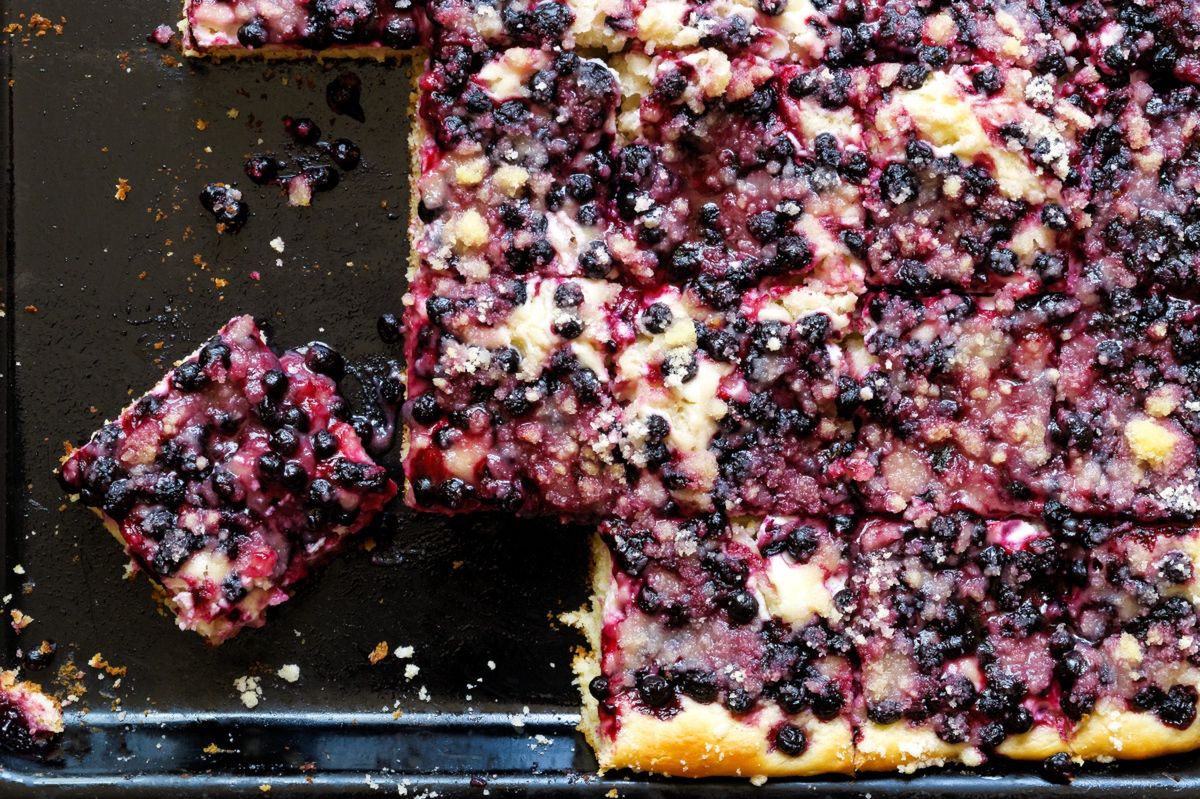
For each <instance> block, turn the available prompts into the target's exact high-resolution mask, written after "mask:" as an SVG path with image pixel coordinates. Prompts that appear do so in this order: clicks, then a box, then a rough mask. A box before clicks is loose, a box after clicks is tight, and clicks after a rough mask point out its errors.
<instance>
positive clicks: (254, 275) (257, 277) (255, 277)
mask: <svg viewBox="0 0 1200 799" xmlns="http://www.w3.org/2000/svg"><path fill="white" fill-rule="evenodd" d="M250 279H251V280H262V275H260V274H259V273H258V270H255V271H253V272H251V273H250Z"/></svg>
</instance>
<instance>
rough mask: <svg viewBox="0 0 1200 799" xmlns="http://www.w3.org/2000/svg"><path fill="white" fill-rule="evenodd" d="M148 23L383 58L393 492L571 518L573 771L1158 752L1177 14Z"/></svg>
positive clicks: (1177, 129)
mask: <svg viewBox="0 0 1200 799" xmlns="http://www.w3.org/2000/svg"><path fill="white" fill-rule="evenodd" d="M186 10H187V26H188V28H189V31H190V34H189V37H190V38H189V42H190V45H189V46H190V47H191V48H192V49H194V50H196V51H199V52H207V53H213V54H221V53H226V52H227V53H235V54H236V53H248V52H253V51H263V52H265V53H267V54H271V53H286V54H291V55H301V54H311V55H317V56H320V55H322V54H325V53H332V54H360V55H361V54H366V55H371V54H376V55H378V54H383V53H390V52H393V51H401V50H404V49H405V48H409V47H412V46H414V45H415V44H419V45H420V46H421V48H422V54H423V56H424V57H425V59H426V60H425V62H424V67H423V69H422V71H421V73H420V76H419V78H418V80H417V85H416V90H415V92H414V106H415V108H414V111H415V113H414V120H413V135H412V140H411V143H410V146H411V154H412V158H413V168H414V191H413V197H412V210H413V213H412V230H411V232H412V249H411V255H412V258H411V263H410V264H409V273H408V293H407V294H406V296H405V304H406V313H405V315H404V319H403V325H404V334H405V351H406V356H407V367H406V368H407V388H408V392H407V400H406V402H405V404H404V408H403V421H404V426H405V432H406V436H405V445H406V446H405V452H404V463H405V472H406V477H407V485H406V488H405V501H406V502H407V503H408V504H409V505H411V506H413V507H415V508H417V509H421V510H424V511H428V512H435V513H461V512H468V511H476V510H485V509H491V510H500V511H503V512H507V513H512V514H520V515H548V516H553V517H557V518H562V519H566V520H571V521H575V522H589V523H593V524H595V525H597V527H598V530H599V534H598V536H597V538H596V543H595V571H594V574H593V588H594V594H595V595H594V598H593V601H592V603H591V606H590V608H588V609H586V610H585V612H581V613H580V614H578V615H577V616H576V619H575V620H576V621H577V623H578V625H579V626H580V627H581V628H582V629H583V630H584V632H585V633H586V635H587V638H588V644H589V647H588V648H587V649H586V650H584V651H582V652H581V653H580V655H579V657H578V658H577V660H576V663H575V667H576V671H577V673H578V675H579V682H580V686H581V688H582V689H583V691H584V714H583V722H582V725H581V729H582V730H583V732H584V734H585V735H586V736H587V738H588V740H589V741H590V743H591V744H592V745H593V747H594V748H595V750H596V752H597V754H598V758H599V763H600V766H601V768H602V769H610V768H631V769H637V770H645V771H657V772H663V773H668V774H673V775H680V776H705V775H740V776H744V777H767V776H773V775H781V776H782V775H807V774H816V773H823V772H840V773H853V772H855V771H860V770H861V771H868V770H879V769H903V770H913V769H917V768H921V767H925V766H931V765H942V764H948V763H955V764H962V765H966V766H977V765H979V764H982V763H983V762H985V761H986V760H989V759H992V758H995V757H1000V758H1004V757H1008V758H1015V759H1025V760H1042V761H1044V768H1045V773H1046V774H1047V776H1048V777H1050V778H1052V779H1066V778H1068V777H1069V775H1070V773H1071V772H1072V769H1073V768H1074V763H1076V762H1077V761H1081V760H1086V759H1097V758H1099V759H1106V758H1129V757H1148V756H1152V755H1155V754H1161V753H1167V752H1173V751H1181V750H1185V749H1191V748H1194V747H1196V746H1197V745H1200V726H1197V725H1196V724H1195V714H1196V701H1197V680H1198V678H1200V672H1197V671H1196V669H1197V665H1196V664H1200V654H1198V653H1197V652H1196V651H1195V647H1196V639H1195V631H1194V629H1193V628H1194V627H1195V624H1196V621H1195V619H1196V609H1195V608H1196V601H1197V600H1200V596H1197V595H1196V593H1195V590H1194V585H1195V569H1196V562H1195V559H1196V557H1198V556H1200V549H1198V548H1197V547H1196V546H1195V545H1194V543H1193V542H1194V539H1195V535H1196V533H1195V527H1194V525H1195V524H1196V523H1197V514H1198V512H1200V504H1198V503H1200V497H1198V496H1197V493H1196V491H1197V490H1196V483H1197V477H1198V475H1197V467H1198V464H1197V460H1196V451H1195V450H1196V435H1197V433H1200V397H1197V396H1196V392H1197V391H1198V390H1200V367H1198V366H1197V364H1200V343H1198V342H1200V331H1198V329H1197V323H1198V322H1200V310H1198V309H1197V308H1196V306H1195V303H1196V293H1195V288H1194V284H1195V281H1194V279H1193V278H1194V276H1195V274H1196V270H1197V268H1198V266H1200V172H1198V171H1197V164H1198V163H1200V160H1198V159H1200V149H1198V147H1197V145H1196V144H1195V143H1194V140H1195V137H1196V130H1197V129H1200V125H1198V123H1200V118H1198V117H1197V109H1200V90H1198V89H1197V85H1198V84H1200V51H1198V48H1200V15H1198V14H1197V11H1196V9H1195V8H1194V7H1193V5H1192V4H1188V3H1183V2H1177V0H1147V2H1144V3H1124V2H1115V1H1114V0H1068V1H1067V2H1055V3H1043V2H1039V1H1038V0H1028V1H1027V2H1021V1H1020V0H995V2H988V3H968V2H964V1H962V0H949V2H944V3H936V4H924V5H922V4H919V3H911V2H906V1H903V0H870V1H869V2H860V1H859V0H754V1H753V2H751V1H750V0H636V1H635V0H566V1H565V2H558V0H531V1H528V2H527V1H526V0H521V1H518V0H428V2H426V3H424V4H419V5H411V4H409V3H407V2H405V3H400V2H396V3H391V2H383V1H382V0H379V1H376V0H346V1H345V2H341V0H331V1H330V2H324V0H312V1H311V2H299V1H298V0H297V1H296V2H291V3H285V2H265V1H264V0H258V2H239V3H230V2H221V1H219V0H192V2H189V3H188V4H187V7H186ZM392 28H397V29H399V28H404V29H405V30H406V31H407V32H408V33H407V34H406V35H405V36H404V37H398V38H397V37H391V38H389V37H390V34H389V33H388V32H389V31H390V30H391V29H392ZM385 493H386V492H385ZM378 498H380V499H382V498H383V497H382V496H381V497H378Z"/></svg>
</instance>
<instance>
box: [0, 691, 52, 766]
mask: <svg viewBox="0 0 1200 799" xmlns="http://www.w3.org/2000/svg"><path fill="white" fill-rule="evenodd" d="M62 731H63V717H62V708H61V707H60V706H59V704H58V700H56V699H54V698H53V697H51V696H47V695H46V694H44V693H42V689H41V688H40V687H39V686H37V685H36V684H34V683H31V682H28V681H25V680H21V679H19V678H18V675H17V672H16V671H0V749H4V750H7V751H9V752H13V753H15V754H30V753H39V752H45V751H47V749H48V748H49V747H50V746H51V745H52V744H53V742H54V740H55V739H56V738H57V736H58V735H60V734H61V733H62Z"/></svg>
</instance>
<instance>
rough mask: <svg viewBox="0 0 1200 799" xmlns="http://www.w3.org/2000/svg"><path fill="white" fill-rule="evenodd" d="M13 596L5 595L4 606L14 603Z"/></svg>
mask: <svg viewBox="0 0 1200 799" xmlns="http://www.w3.org/2000/svg"><path fill="white" fill-rule="evenodd" d="M12 596H13V595H12V594H5V595H4V604H5V605H7V604H8V603H9V602H12Z"/></svg>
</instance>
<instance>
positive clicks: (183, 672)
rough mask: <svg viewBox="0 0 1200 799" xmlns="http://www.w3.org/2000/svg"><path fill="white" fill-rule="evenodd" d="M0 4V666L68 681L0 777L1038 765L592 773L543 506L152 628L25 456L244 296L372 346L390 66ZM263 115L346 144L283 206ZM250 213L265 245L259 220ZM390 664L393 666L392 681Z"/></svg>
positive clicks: (402, 250)
mask: <svg viewBox="0 0 1200 799" xmlns="http://www.w3.org/2000/svg"><path fill="white" fill-rule="evenodd" d="M6 5H11V7H9V8H6V15H7V19H6V21H9V22H18V23H27V22H28V15H29V14H31V13H33V12H37V13H40V14H42V15H43V16H45V17H47V18H49V19H51V20H52V21H53V22H56V23H57V22H59V20H60V18H61V17H65V19H66V22H65V28H64V32H63V33H62V35H57V34H55V33H53V32H50V33H49V34H48V35H45V36H41V37H29V36H27V35H26V34H23V33H15V34H6V35H5V39H4V42H3V44H0V57H2V59H3V64H4V75H3V77H5V78H6V79H8V81H9V83H8V87H7V90H6V92H7V93H6V97H5V102H4V103H3V105H2V107H0V114H2V117H0V131H3V135H4V137H5V141H4V147H5V149H4V151H5V153H6V154H7V169H8V175H7V177H8V181H7V187H8V191H7V193H6V194H4V195H2V197H3V202H4V208H3V211H4V213H3V214H0V219H2V220H3V221H4V224H5V232H6V242H7V246H6V250H5V267H6V268H5V278H4V290H5V306H4V307H5V317H4V319H3V322H4V336H3V340H2V341H0V346H2V347H3V353H2V354H3V360H0V364H2V366H0V368H2V369H3V373H4V385H5V391H4V393H3V397H2V398H0V402H3V407H2V408H0V410H3V413H4V419H5V425H4V427H3V440H0V447H2V450H0V451H2V454H3V456H4V457H3V459H2V463H0V469H3V472H2V473H0V478H2V479H3V485H4V486H5V489H6V491H5V495H4V501H5V508H4V510H5V512H4V514H3V524H4V529H3V535H0V547H2V548H3V551H2V553H0V554H2V562H3V573H2V575H0V596H5V595H9V594H11V595H12V598H11V600H10V601H9V604H8V605H6V606H5V608H4V610H5V612H7V610H8V609H10V608H12V607H17V608H20V609H21V610H22V611H23V612H25V613H27V614H29V615H31V616H32V617H33V618H34V622H33V623H32V624H31V625H30V626H29V628H28V629H27V630H26V631H25V632H24V633H23V634H22V635H21V636H19V637H18V636H16V635H15V634H14V632H13V630H12V629H11V628H10V627H9V625H7V624H4V625H2V628H3V635H4V651H3V657H4V658H5V663H6V664H11V663H13V662H14V660H15V652H16V650H17V648H18V647H19V646H21V645H22V644H24V645H26V646H29V645H35V644H36V643H37V642H38V641H40V640H42V639H43V638H52V639H54V640H55V641H56V642H57V643H58V646H59V651H58V655H57V657H56V659H55V661H54V662H53V663H52V665H51V667H50V668H49V669H48V670H46V671H44V672H35V673H32V674H31V675H30V676H32V677H34V678H35V679H40V680H42V681H43V682H45V683H47V687H49V688H50V689H51V690H55V691H56V692H59V693H62V692H63V687H62V685H61V682H60V680H59V679H58V677H59V675H58V670H59V669H60V668H62V667H64V666H66V665H67V664H70V663H73V664H75V666H76V667H77V668H78V671H80V672H82V673H83V674H84V675H85V676H84V677H83V678H82V680H81V682H82V683H83V687H84V688H85V689H86V692H85V693H82V694H81V695H80V696H79V698H78V701H76V702H75V703H73V704H72V705H71V706H70V707H69V708H68V725H69V729H68V733H67V735H66V737H65V740H64V742H63V745H62V747H61V751H60V752H59V753H58V755H57V756H56V757H54V758H52V759H50V760H46V761H37V760H29V759H24V758H19V757H12V756H7V755H4V756H0V768H2V771H0V795H4V796H10V795H11V796H36V797H54V796H71V797H76V796H78V797H84V796H87V797H92V796H95V797H101V796H142V797H155V799H161V797H164V796H167V795H173V796H181V797H183V796H214V797H215V796H234V795H237V796H252V795H266V794H261V793H260V786H264V785H269V786H271V792H270V794H269V795H270V796H272V797H280V796H293V795H295V796H321V797H330V796H381V795H397V794H401V795H408V796H420V795H422V792H436V795H438V796H455V795H463V796H483V795H491V796H499V795H518V794H528V795H536V796H559V795H566V794H586V795H593V796H603V795H606V794H608V793H609V791H611V790H612V789H614V788H616V789H617V791H618V792H619V794H620V795H621V796H636V795H640V796H667V795H696V796H726V795H729V793H730V792H731V791H734V790H746V791H750V790H754V791H755V795H763V796H777V795H803V796H819V795H838V796H851V795H871V796H884V795H888V796H897V795H911V796H947V797H949V796H979V797H983V796H1001V795H1005V796H1013V795H1022V796H1036V795H1044V794H1047V793H1050V792H1061V791H1063V790H1065V789H1062V788H1054V787H1052V786H1049V785H1048V784H1047V783H1045V782H1043V781H1042V780H1041V779H1040V778H1038V777H1037V776H1036V774H1035V770H1034V769H1016V770H1013V769H1007V770H1004V769H1002V770H998V771H996V772H995V773H989V774H985V775H977V774H976V775H972V774H960V773H952V772H950V773H947V772H942V773H928V774H923V775H920V776H916V777H910V778H904V777H893V776H882V777H871V778H863V779H859V780H857V781H851V780H845V779H837V778H833V779H827V780H813V781H771V782H770V783H769V784H768V785H767V786H765V787H763V788H760V789H751V788H750V787H749V786H747V785H746V783H745V782H731V781H706V782H703V783H689V782H670V781H666V780H657V779H646V778H642V777H636V776H632V775H612V776H610V777H608V778H605V779H597V778H596V777H595V776H594V773H593V770H594V761H593V759H592V757H591V754H590V753H589V752H588V750H587V747H586V745H584V743H583V741H582V739H581V738H580V737H579V736H578V735H577V734H576V733H575V732H574V730H573V728H574V724H575V722H576V715H575V707H576V697H575V694H574V691H573V689H572V687H571V683H570V673H569V659H570V655H571V649H572V647H574V646H575V645H577V644H578V643H579V641H578V639H577V638H576V637H575V636H574V635H573V634H572V633H571V632H570V631H569V630H564V629H561V628H560V627H559V626H558V625H556V624H555V623H554V622H553V619H554V617H555V616H556V615H557V614H558V613H560V612H561V611H563V610H566V609H570V608H574V607H578V606H579V605H580V604H581V603H582V601H583V600H584V597H585V590H586V587H585V583H586V566H587V563H586V561H587V534H586V531H585V530H582V529H574V528H566V527H563V526H562V525H559V524H555V523H553V522H528V521H521V522H512V521H509V520H506V519H503V518H499V517H489V516H479V517H472V518H461V519H454V520H447V519H441V518H436V517H430V516H415V515H411V514H407V513H404V512H400V516H399V520H398V523H397V524H396V525H395V530H394V531H393V532H387V531H384V532H381V533H379V534H378V535H376V536H375V539H376V541H377V546H376V547H375V548H374V549H373V550H371V551H365V550H358V551H354V552H351V553H350V554H349V555H348V556H347V557H345V558H343V559H341V560H340V561H338V562H337V563H335V564H333V565H332V566H331V567H330V568H329V569H327V570H325V572H324V573H322V574H321V575H320V576H319V577H318V578H317V579H315V580H313V581H312V582H311V583H310V584H308V585H307V586H305V587H304V588H303V589H302V590H301V591H300V592H299V594H298V596H297V597H296V598H295V599H294V600H293V601H291V602H289V603H287V604H286V605H285V606H284V607H283V608H280V609H278V610H277V611H276V612H275V613H274V615H273V619H272V622H271V623H270V624H269V625H268V627H267V628H265V629H263V630H258V631H248V632H246V633H245V634H243V635H242V636H240V637H239V638H236V639H235V640H233V641H231V642H229V643H227V644H225V645H224V646H222V647H220V648H218V649H210V648H208V647H207V646H205V645H204V644H203V643H202V642H201V640H200V639H199V638H198V637H197V636H193V635H190V634H185V633H181V632H179V631H178V630H176V629H175V628H174V626H173V625H172V623H171V622H170V621H169V620H168V619H165V618H162V617H161V616H160V614H159V612H158V611H157V609H156V607H155V606H154V604H153V603H152V601H151V599H150V592H149V588H148V585H147V584H146V582H145V581H144V580H143V579H136V580H134V581H132V583H129V582H126V581H125V580H123V579H122V570H123V566H124V562H125V561H124V558H123V557H122V555H121V553H120V551H119V548H118V547H117V546H116V545H115V544H114V543H113V541H112V540H111V539H110V538H109V537H108V535H107V534H106V533H105V532H104V531H103V530H102V528H101V527H100V525H99V524H98V522H97V521H96V520H95V518H94V517H92V516H91V515H90V514H89V513H88V512H86V511H85V510H84V509H83V508H80V507H76V506H64V503H63V497H62V495H61V493H60V491H59V489H58V487H57V485H56V483H55V481H54V479H53V478H52V476H51V469H52V468H53V466H54V465H55V463H56V461H57V459H58V457H59V456H60V455H61V453H62V442H64V441H67V440H70V441H80V440H82V439H83V438H84V437H85V436H86V435H87V434H88V433H89V432H90V431H91V430H93V429H94V428H95V427H97V426H98V425H99V424H100V423H101V422H102V421H103V420H104V418H105V416H106V415H111V414H114V413H115V412H116V411H117V410H118V409H119V408H120V407H121V406H122V405H124V404H125V402H126V401H127V399H128V397H129V396H130V393H131V392H137V391H141V390H143V389H144V388H146V387H147V386H149V385H150V384H151V383H152V382H153V381H154V380H155V379H156V378H157V377H158V376H159V374H160V372H161V371H162V369H163V364H164V363H167V362H169V361H171V360H173V359H175V358H177V357H179V356H180V355H182V354H184V353H186V352H187V351H188V350H189V349H190V348H191V346H192V345H193V344H194V343H195V342H196V341H198V340H199V339H201V338H202V337H204V336H205V335H207V334H209V333H210V332H211V331H213V330H215V329H216V328H217V326H218V325H219V324H220V323H221V322H223V321H224V320H226V319H228V318H229V317H230V316H233V315H234V314H236V313H246V312H249V313H253V314H255V315H257V316H259V317H263V318H267V319H270V320H271V322H272V325H273V328H274V331H275V336H276V340H277V341H278V342H280V343H283V344H296V343H300V342H303V341H307V340H309V339H312V338H321V339H324V340H327V341H329V342H330V343H331V344H333V345H335V346H336V347H338V348H339V349H341V350H343V351H344V352H346V353H347V354H348V355H350V356H352V357H366V356H370V355H377V354H387V353H386V348H385V346H384V345H383V344H382V343H381V342H380V341H379V339H378V337H377V336H376V333H375V320H376V318H377V317H378V316H379V315H380V314H381V313H384V312H388V311H391V312H399V311H401V303H400V297H401V293H402V276H403V271H404V264H405V263H406V258H407V252H408V249H407V248H408V242H407V240H406V236H405V225H406V219H405V213H404V211H405V208H406V207H407V202H406V199H405V198H406V196H407V191H408V175H407V160H406V159H407V153H406V147H405V145H404V142H405V139H406V135H407V131H408V121H407V119H406V115H407V109H408V99H407V97H408V95H407V93H408V87H409V79H410V71H409V69H408V67H407V66H403V65H399V66H398V65H381V64H374V63H372V64H327V65H320V64H316V63H287V64H262V63H255V62H241V63H237V62H229V61H227V62H225V63H221V64H219V65H213V64H205V63H186V64H180V63H179V62H178V60H177V59H175V58H173V57H172V54H173V51H172V50H169V49H166V50H165V49H162V48H160V47H158V46H157V45H153V44H150V43H148V41H147V36H148V34H149V33H150V32H151V30H152V29H153V28H154V27H155V26H156V25H158V24H160V23H172V22H173V21H174V18H175V14H176V8H177V3H176V2H175V0H138V2H128V1H127V0H121V1H118V0H103V1H102V0H44V1H43V2H39V3H37V4H33V5H25V4H21V5H12V4H6ZM20 14H25V15H26V17H25V18H24V19H22V18H21V17H20V16H19V15H20ZM342 71H354V72H356V73H357V74H359V75H360V76H361V78H362V80H363V84H364V88H365V92H364V100H363V105H364V108H365V110H366V115H367V121H366V123H364V124H360V123H358V122H355V121H353V120H351V119H349V118H347V117H337V116H335V115H334V114H333V113H332V112H331V111H330V110H329V108H328V107H327V106H326V104H325V101H324V91H323V89H324V86H325V85H326V83H327V82H328V81H329V80H330V79H332V78H333V77H335V76H336V75H338V74H339V73H340V72H342ZM284 114H292V115H297V116H299V115H306V116H311V117H313V118H315V119H316V120H317V121H318V123H319V124H320V125H321V126H322V127H323V128H324V129H325V131H326V132H327V134H328V135H334V136H346V137H349V138H352V139H354V140H355V141H357V142H358V143H359V144H360V145H361V147H362V150H363V153H364V158H365V160H366V163H365V165H364V167H363V168H362V169H360V170H359V171H357V172H356V173H354V174H351V175H349V176H348V178H347V179H346V180H344V181H343V183H342V185H341V186H339V187H338V188H337V189H336V190H335V191H333V192H330V193H328V194H322V195H318V196H317V197H316V199H315V202H314V206H313V207H312V208H310V209H291V208H288V207H287V206H286V204H285V203H284V201H283V198H282V194H281V192H280V191H279V190H277V189H275V188H272V187H256V186H253V185H249V184H248V183H247V181H245V180H244V179H241V180H239V178H241V163H242V160H243V158H244V157H245V156H246V155H248V154H250V153H252V152H267V151H278V152H283V151H284V150H285V149H286V138H287V137H286V136H285V134H284V132H283V130H282V127H281V125H280V119H281V117H282V116H283V115H284ZM198 121H199V122H198ZM120 178H124V179H126V180H127V181H128V182H129V184H130V192H129V194H128V197H127V199H126V200H125V201H124V202H118V201H117V200H115V199H114V197H113V194H114V190H115V184H116V183H117V182H118V180H119V179H120ZM215 180H225V181H235V180H238V181H239V183H240V184H241V188H242V189H243V191H244V192H245V196H246V200H247V201H248V202H249V204H250V206H251V209H252V216H251V218H250V220H249V222H248V224H247V225H246V227H245V229H244V230H243V231H242V232H240V233H239V234H237V235H226V236H219V235H218V234H217V233H216V231H215V229H214V224H213V221H212V220H211V218H210V217H208V216H207V215H206V214H205V212H204V211H203V210H202V209H201V208H200V206H199V203H198V202H197V200H196V197H197V194H198V193H199V191H200V189H201V188H202V187H203V186H204V185H205V184H206V183H208V182H210V181H215ZM276 236H278V237H280V238H282V239H283V241H284V242H285V251H284V252H283V253H282V254H280V253H277V252H276V251H275V250H274V249H272V248H271V246H270V245H269V242H270V241H271V240H272V239H273V238H275V237H276ZM277 259H279V260H281V263H277ZM253 272H257V273H258V279H257V280H256V279H254V278H253V277H252V275H251V273H253ZM222 281H225V282H224V283H223V284H222ZM17 566H20V567H21V569H20V571H23V572H24V573H23V574H17V573H15V572H14V568H15V567H17ZM379 641H387V642H389V644H390V645H391V647H392V648H393V649H394V648H395V647H397V646H413V647H414V650H415V651H414V657H413V659H412V660H411V661H401V660H399V659H397V658H395V657H392V656H389V657H387V658H386V659H385V660H384V661H383V662H381V663H379V664H378V665H375V666H372V665H371V664H370V663H369V662H368V660H367V655H368V653H369V652H370V651H371V650H372V649H373V648H374V647H375V645H376V644H377V643H378V642H379ZM95 653H102V655H103V657H104V658H105V659H107V661H108V662H110V663H111V664H115V665H121V666H125V667H127V669H128V671H127V673H126V674H125V675H124V676H123V677H122V678H121V681H120V685H119V687H114V682H115V678H114V677H113V676H110V675H104V676H103V677H101V671H100V670H98V669H95V668H92V667H90V666H88V665H87V662H88V660H89V659H90V658H91V657H92V656H93V655H94V654H95ZM409 662H411V663H414V664H415V665H417V666H418V667H419V668H420V671H419V673H418V674H417V675H416V676H414V677H413V678H412V679H411V680H410V679H406V678H405V674H404V672H405V665H406V663H409ZM289 663H295V664H297V665H298V666H299V667H300V674H301V676H300V680H299V682H297V683H295V684H288V683H286V682H284V681H283V680H281V679H279V678H277V677H276V676H275V674H274V673H275V671H276V670H277V669H278V668H279V667H281V666H282V665H284V664H289ZM246 674H257V675H259V676H260V677H261V680H262V689H263V694H264V697H263V701H262V703H261V704H260V705H258V706H257V707H256V708H254V709H253V710H249V709H247V708H246V707H245V706H244V705H243V704H242V703H241V701H240V700H239V697H238V695H237V692H236V691H235V689H234V685H233V684H234V680H235V679H236V678H237V677H239V676H241V675H246ZM396 711H400V713H397V712H396ZM206 750H207V751H206ZM1195 763H1196V758H1192V757H1184V758H1177V759H1174V760H1166V761H1156V762H1151V763H1146V764H1133V765H1126V766H1122V767H1119V768H1117V767H1100V768H1098V769H1093V770H1089V771H1087V772H1086V773H1085V774H1084V776H1082V777H1081V778H1080V779H1079V780H1077V781H1076V783H1075V785H1074V787H1073V788H1072V789H1070V790H1071V791H1073V792H1100V791H1104V792H1105V793H1107V794H1111V795H1113V796H1118V795H1125V796H1160V795H1161V796H1166V795H1177V794H1179V793H1185V792H1188V791H1196V790H1200V778H1198V775H1197V769H1196V768H1195ZM485 791H487V792H488V793H487V794H485V793H484V792H485ZM426 795H428V796H432V795H434V794H433V793H427V794H426Z"/></svg>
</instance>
